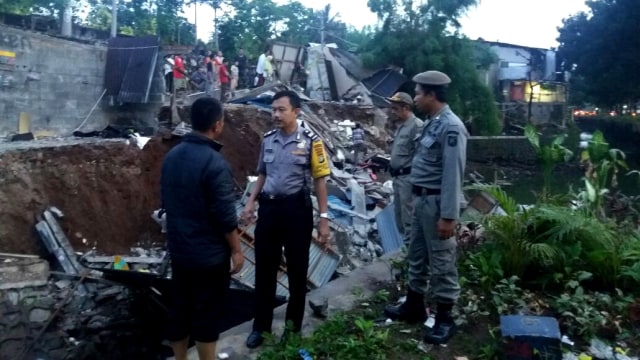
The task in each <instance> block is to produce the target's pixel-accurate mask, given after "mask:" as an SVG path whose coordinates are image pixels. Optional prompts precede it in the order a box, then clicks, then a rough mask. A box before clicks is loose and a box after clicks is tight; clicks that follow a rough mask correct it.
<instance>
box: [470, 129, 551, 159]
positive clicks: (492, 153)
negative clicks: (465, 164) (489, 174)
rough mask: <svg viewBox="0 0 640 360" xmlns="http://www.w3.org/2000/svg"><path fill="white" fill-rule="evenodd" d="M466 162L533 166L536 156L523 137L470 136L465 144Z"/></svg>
mask: <svg viewBox="0 0 640 360" xmlns="http://www.w3.org/2000/svg"><path fill="white" fill-rule="evenodd" d="M467 161H471V162H480V163H495V162H512V163H519V164H526V165H533V164H536V162H537V161H538V156H537V154H536V152H535V149H534V148H533V146H531V144H530V143H529V140H528V139H527V138H526V137H525V136H472V137H470V138H469V141H468V142H467Z"/></svg>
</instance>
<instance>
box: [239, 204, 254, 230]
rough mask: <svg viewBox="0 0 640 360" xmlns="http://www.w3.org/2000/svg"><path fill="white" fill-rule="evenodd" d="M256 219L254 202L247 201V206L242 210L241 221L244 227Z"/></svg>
mask: <svg viewBox="0 0 640 360" xmlns="http://www.w3.org/2000/svg"><path fill="white" fill-rule="evenodd" d="M255 219H256V201H255V200H247V204H246V205H245V206H244V210H242V217H241V220H242V222H243V223H244V224H245V225H248V224H250V223H252V222H253V221H254V220H255Z"/></svg>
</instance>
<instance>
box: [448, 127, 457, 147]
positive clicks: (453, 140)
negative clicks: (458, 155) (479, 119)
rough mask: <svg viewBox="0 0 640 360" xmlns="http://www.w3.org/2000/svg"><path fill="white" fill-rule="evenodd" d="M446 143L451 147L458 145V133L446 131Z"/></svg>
mask: <svg viewBox="0 0 640 360" xmlns="http://www.w3.org/2000/svg"><path fill="white" fill-rule="evenodd" d="M447 145H449V146H451V147H453V146H456V145H458V133H457V132H455V131H449V132H448V133H447Z"/></svg>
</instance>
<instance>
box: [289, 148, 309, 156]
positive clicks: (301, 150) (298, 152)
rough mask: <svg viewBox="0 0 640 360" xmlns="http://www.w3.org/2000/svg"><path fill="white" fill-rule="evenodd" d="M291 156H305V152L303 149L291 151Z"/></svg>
mask: <svg viewBox="0 0 640 360" xmlns="http://www.w3.org/2000/svg"><path fill="white" fill-rule="evenodd" d="M291 155H307V151H306V150H305V149H296V150H292V151H291Z"/></svg>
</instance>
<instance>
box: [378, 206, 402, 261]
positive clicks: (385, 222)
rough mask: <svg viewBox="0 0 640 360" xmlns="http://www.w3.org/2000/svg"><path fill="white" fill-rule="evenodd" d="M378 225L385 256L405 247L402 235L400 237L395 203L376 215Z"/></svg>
mask: <svg viewBox="0 0 640 360" xmlns="http://www.w3.org/2000/svg"><path fill="white" fill-rule="evenodd" d="M376 224H377V225H378V234H379V235H380V241H381V242H382V249H383V250H384V253H385V254H387V253H390V252H392V251H395V250H398V249H400V248H401V247H402V245H404V242H403V240H402V235H400V232H399V231H398V227H397V226H396V215H395V212H394V211H393V203H391V204H389V205H387V207H386V208H384V210H382V211H380V212H379V213H378V215H376Z"/></svg>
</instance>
